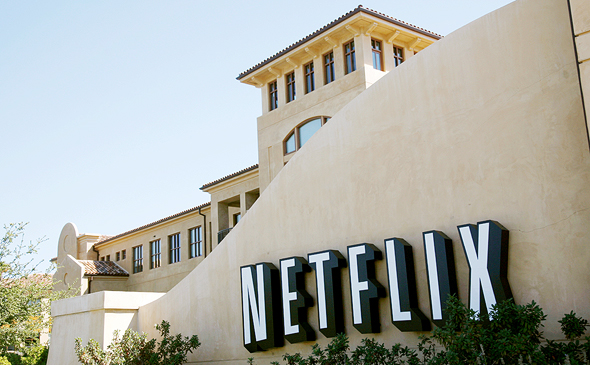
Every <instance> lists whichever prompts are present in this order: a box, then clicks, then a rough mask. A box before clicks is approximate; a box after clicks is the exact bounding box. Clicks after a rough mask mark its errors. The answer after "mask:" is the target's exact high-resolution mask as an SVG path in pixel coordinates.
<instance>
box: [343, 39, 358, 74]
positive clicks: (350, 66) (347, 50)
mask: <svg viewBox="0 0 590 365" xmlns="http://www.w3.org/2000/svg"><path fill="white" fill-rule="evenodd" d="M355 70H356V57H355V55H354V41H350V42H348V43H346V44H345V45H344V73H345V74H346V75H348V74H349V73H351V72H353V71H355Z"/></svg>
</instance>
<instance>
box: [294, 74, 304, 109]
mask: <svg viewBox="0 0 590 365" xmlns="http://www.w3.org/2000/svg"><path fill="white" fill-rule="evenodd" d="M294 71H295V100H297V99H298V98H300V97H302V96H303V95H305V73H304V71H303V66H301V65H299V66H297V67H296V68H295V70H294Z"/></svg>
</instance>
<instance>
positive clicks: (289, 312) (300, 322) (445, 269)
mask: <svg viewBox="0 0 590 365" xmlns="http://www.w3.org/2000/svg"><path fill="white" fill-rule="evenodd" d="M457 228H458V230H459V236H460V238H461V243H462V246H463V251H464V252H465V257H466V258H467V263H468V265H469V307H470V308H471V309H473V310H475V311H482V312H489V311H490V310H491V307H492V306H493V305H494V304H496V303H497V302H499V301H503V300H506V299H509V298H512V291H511V290H510V285H509V283H508V278H507V273H508V230H507V229H506V228H504V227H503V226H502V225H501V224H500V223H498V222H496V221H491V220H489V221H484V222H479V223H478V224H477V225H473V224H466V225H462V226H459V227H457ZM422 236H423V244H424V253H425V259H426V273H427V277H426V280H427V283H428V292H429V297H430V319H428V317H426V315H425V314H424V313H422V311H421V310H420V309H419V305H418V294H417V290H416V275H415V270H414V254H413V251H412V246H411V245H410V244H408V243H407V242H406V241H405V240H404V239H402V238H396V237H394V238H388V239H385V242H384V243H385V245H384V247H385V256H384V255H383V252H382V251H381V250H380V249H379V248H377V247H376V246H375V245H373V244H370V243H361V244H357V245H352V246H348V247H347V255H348V260H347V259H345V258H344V256H343V255H342V254H341V253H340V252H339V251H337V250H326V251H320V252H315V253H311V254H309V255H308V256H307V258H304V257H299V256H295V257H289V258H285V259H281V260H280V262H279V269H277V267H276V266H274V265H273V264H272V263H268V262H263V263H259V264H256V265H247V266H242V267H241V268H240V274H241V283H242V314H243V317H242V320H243V337H244V346H245V347H246V349H248V351H250V352H255V351H263V350H268V349H270V348H273V347H281V346H283V343H284V342H283V341H284V339H286V340H287V341H289V342H290V343H297V342H303V341H313V340H315V339H316V332H315V330H314V329H313V328H312V327H311V326H310V324H309V322H308V318H307V313H308V309H309V308H310V307H312V306H314V300H313V298H312V297H311V296H310V295H309V293H308V292H307V290H306V288H305V276H306V275H308V274H309V273H311V272H312V271H313V272H314V274H315V279H316V280H315V282H316V298H317V302H316V303H315V306H316V307H317V315H318V322H317V323H318V327H319V328H318V330H319V331H320V332H321V333H322V334H323V335H324V336H326V337H334V336H336V335H337V334H338V333H341V332H344V310H343V302H342V301H343V297H342V269H343V268H345V267H348V284H349V287H350V301H351V306H350V308H351V311H352V325H353V326H354V328H355V329H356V330H358V331H359V332H360V333H379V332H380V330H381V327H380V318H381V314H380V313H379V299H380V298H385V297H386V293H385V287H384V286H383V285H382V284H381V283H379V282H378V281H377V279H376V275H375V262H376V261H378V260H383V258H385V261H386V266H387V285H388V287H389V304H390V313H391V322H392V323H393V325H395V326H396V327H397V328H398V329H399V330H400V331H402V332H408V331H414V332H419V331H429V330H430V329H431V321H432V323H434V324H435V325H437V326H442V325H444V323H445V321H446V320H447V317H446V315H445V312H446V311H445V309H446V308H445V304H446V301H447V299H448V297H449V296H450V295H457V278H456V273H455V259H454V256H453V243H452V241H451V239H450V238H449V237H448V236H447V235H445V234H444V233H443V232H440V231H428V232H424V233H423V235H422Z"/></svg>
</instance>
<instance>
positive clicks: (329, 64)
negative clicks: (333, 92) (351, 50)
mask: <svg viewBox="0 0 590 365" xmlns="http://www.w3.org/2000/svg"><path fill="white" fill-rule="evenodd" d="M335 79H336V78H335V73H334V52H330V53H328V54H325V55H324V82H325V84H326V85H327V84H329V83H331V82H332V81H334V80H335Z"/></svg>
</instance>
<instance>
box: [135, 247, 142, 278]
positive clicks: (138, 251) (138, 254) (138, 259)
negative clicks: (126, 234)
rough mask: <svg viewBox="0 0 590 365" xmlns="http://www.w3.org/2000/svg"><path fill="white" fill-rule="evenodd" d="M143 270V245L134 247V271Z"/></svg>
mask: <svg viewBox="0 0 590 365" xmlns="http://www.w3.org/2000/svg"><path fill="white" fill-rule="evenodd" d="M142 271H143V246H137V247H133V273H134V274H137V273H138V272H142Z"/></svg>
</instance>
